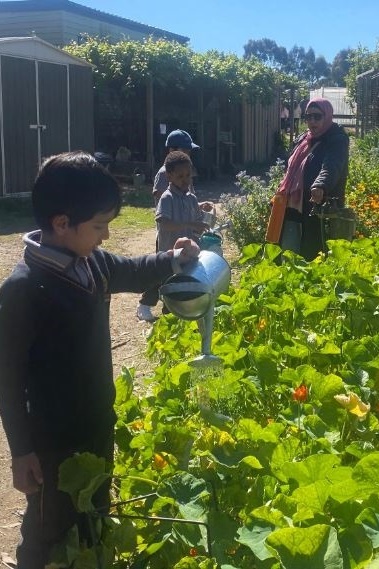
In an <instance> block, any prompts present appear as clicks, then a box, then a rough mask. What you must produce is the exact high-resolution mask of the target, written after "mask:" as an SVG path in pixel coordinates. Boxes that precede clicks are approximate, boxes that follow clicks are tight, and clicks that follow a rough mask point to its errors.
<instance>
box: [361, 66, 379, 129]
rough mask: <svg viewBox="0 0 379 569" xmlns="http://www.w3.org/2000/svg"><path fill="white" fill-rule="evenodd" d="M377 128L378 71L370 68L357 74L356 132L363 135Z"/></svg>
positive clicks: (378, 100) (378, 118) (378, 104)
mask: <svg viewBox="0 0 379 569" xmlns="http://www.w3.org/2000/svg"><path fill="white" fill-rule="evenodd" d="M377 128H379V71H378V70H376V69H370V70H369V71H366V72H365V73H362V74H361V75H358V76H357V124H356V134H357V136H359V137H363V136H364V135H365V134H367V133H368V132H371V131H372V130H375V129H377Z"/></svg>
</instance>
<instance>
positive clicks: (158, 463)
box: [154, 452, 168, 470]
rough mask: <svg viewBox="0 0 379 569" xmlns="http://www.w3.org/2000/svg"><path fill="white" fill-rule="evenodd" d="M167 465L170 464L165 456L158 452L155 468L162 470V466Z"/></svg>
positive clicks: (155, 458)
mask: <svg viewBox="0 0 379 569" xmlns="http://www.w3.org/2000/svg"><path fill="white" fill-rule="evenodd" d="M167 465H168V462H167V460H166V459H165V457H164V456H162V455H161V454H159V453H157V452H156V453H155V454H154V466H155V468H156V469H157V470H162V468H164V467H165V466H167Z"/></svg>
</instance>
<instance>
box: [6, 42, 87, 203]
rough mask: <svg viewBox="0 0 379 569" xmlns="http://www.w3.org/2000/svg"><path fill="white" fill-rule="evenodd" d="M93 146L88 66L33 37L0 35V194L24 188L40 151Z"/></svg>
mask: <svg viewBox="0 0 379 569" xmlns="http://www.w3.org/2000/svg"><path fill="white" fill-rule="evenodd" d="M75 149H82V150H87V151H89V152H93V151H94V129H93V85H92V66H91V65H90V64H89V63H88V62H86V61H83V60H81V59H78V58H76V57H73V56H71V55H69V54H67V53H65V52H64V51H62V50H60V49H58V48H56V47H54V46H53V45H51V44H49V43H47V42H45V41H44V40H42V39H40V38H37V37H22V38H15V37H11V38H0V197H9V196H17V195H22V194H25V193H28V192H29V191H30V188H31V184H32V182H33V179H34V177H35V175H36V173H37V169H38V166H39V164H40V163H41V160H42V159H43V157H46V156H50V155H51V154H56V153H59V152H64V151H68V150H75Z"/></svg>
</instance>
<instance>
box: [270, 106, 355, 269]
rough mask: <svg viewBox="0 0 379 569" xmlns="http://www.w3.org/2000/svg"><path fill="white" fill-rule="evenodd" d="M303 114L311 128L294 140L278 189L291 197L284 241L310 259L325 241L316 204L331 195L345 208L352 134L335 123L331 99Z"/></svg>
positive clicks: (287, 245)
mask: <svg viewBox="0 0 379 569" xmlns="http://www.w3.org/2000/svg"><path fill="white" fill-rule="evenodd" d="M304 118H305V121H306V122H307V125H308V129H307V130H306V131H305V132H304V133H302V134H301V135H300V136H299V137H298V138H297V139H296V141H295V144H294V148H293V151H292V153H291V155H290V157H289V159H288V167H287V171H286V174H285V176H284V178H283V180H282V182H281V184H280V186H279V190H278V193H282V192H283V193H284V194H286V196H287V208H286V212H285V217H284V222H283V228H282V233H281V239H280V245H281V247H282V249H283V250H290V251H294V252H295V253H298V254H300V255H302V256H303V257H304V258H305V259H306V260H307V261H311V260H312V259H314V258H315V257H316V256H317V255H318V253H319V252H320V251H322V250H323V247H324V243H323V238H322V229H321V222H320V219H319V218H318V217H317V215H309V214H310V213H311V211H312V209H313V206H314V205H315V204H316V205H321V204H323V203H325V201H327V200H328V199H330V198H336V201H337V205H338V207H343V206H344V200H345V186H346V180H347V175H348V161H349V137H348V136H347V134H346V132H345V131H344V129H343V127H341V126H339V125H338V124H337V123H335V122H333V107H332V105H331V103H330V101H329V100H327V99H324V98H314V99H312V100H310V101H309V103H308V105H307V107H306V111H305V115H304Z"/></svg>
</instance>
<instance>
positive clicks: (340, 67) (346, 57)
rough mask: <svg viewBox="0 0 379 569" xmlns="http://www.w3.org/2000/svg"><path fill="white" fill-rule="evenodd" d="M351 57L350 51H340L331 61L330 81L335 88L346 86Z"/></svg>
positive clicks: (348, 49)
mask: <svg viewBox="0 0 379 569" xmlns="http://www.w3.org/2000/svg"><path fill="white" fill-rule="evenodd" d="M352 55H353V50H352V49H350V48H347V49H341V51H339V52H338V53H337V54H336V56H335V58H334V59H333V62H332V68H331V80H332V82H333V84H334V85H336V86H337V87H345V86H346V76H347V75H348V73H349V70H350V67H351V66H352V61H351V59H350V58H351V57H352Z"/></svg>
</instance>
